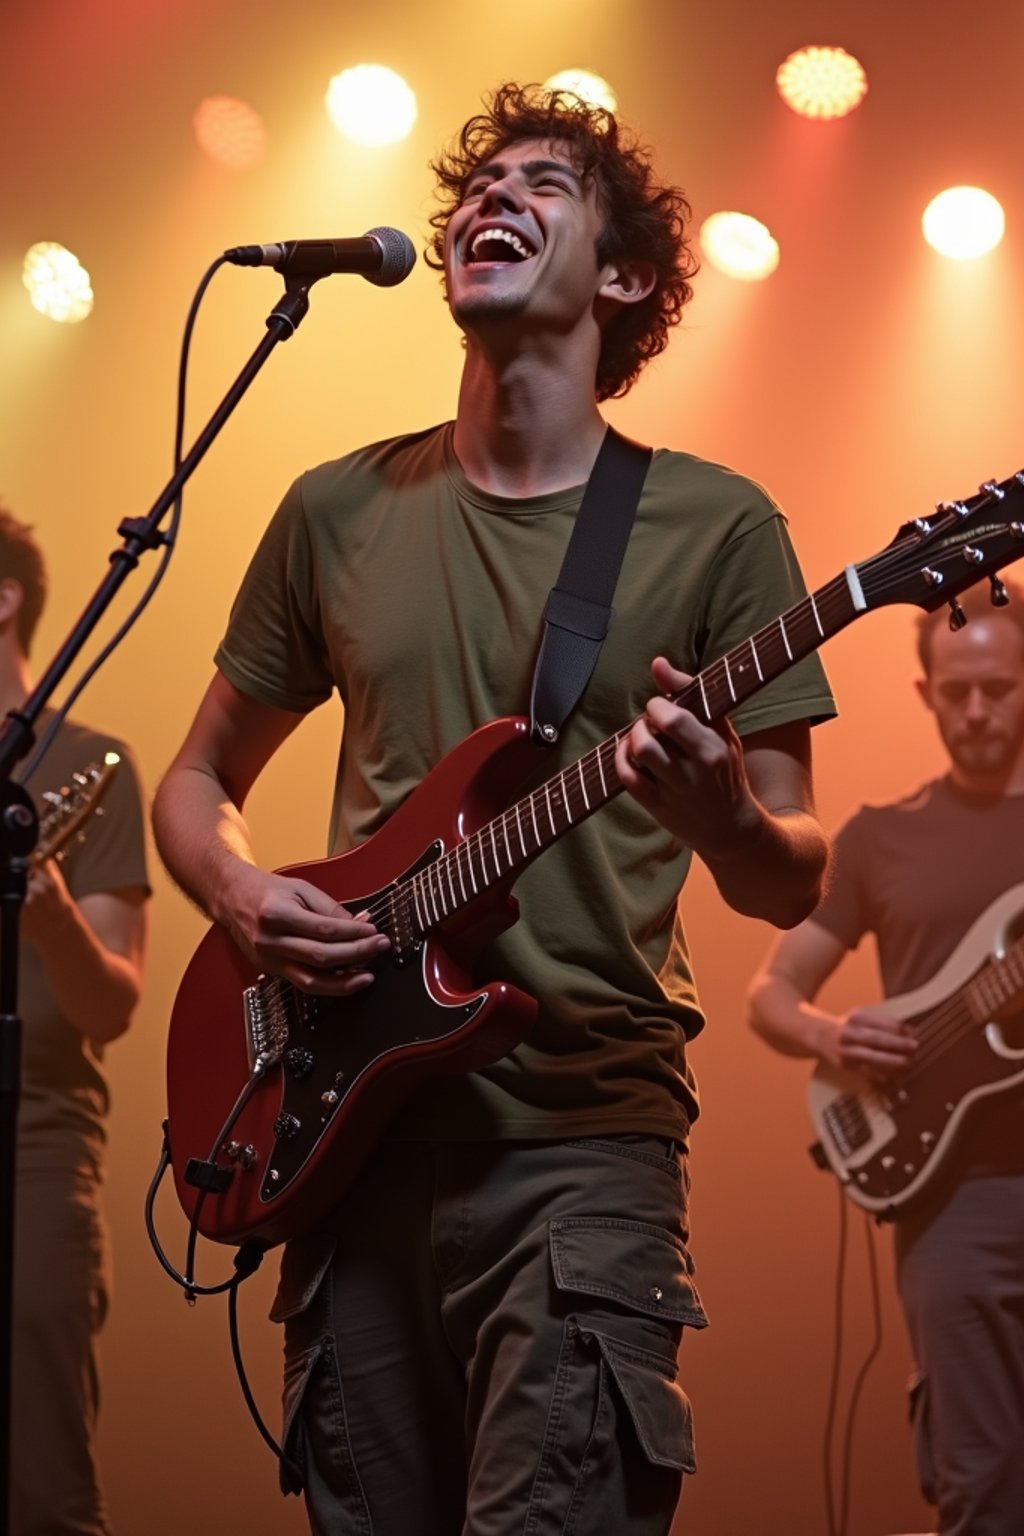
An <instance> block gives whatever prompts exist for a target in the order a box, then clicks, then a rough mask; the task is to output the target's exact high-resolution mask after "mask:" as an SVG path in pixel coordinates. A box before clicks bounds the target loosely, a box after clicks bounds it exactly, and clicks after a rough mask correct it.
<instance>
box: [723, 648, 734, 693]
mask: <svg viewBox="0 0 1024 1536" xmlns="http://www.w3.org/2000/svg"><path fill="white" fill-rule="evenodd" d="M722 664H723V666H724V667H725V680H726V682H727V683H728V685H729V692H730V694H731V695H732V701H733V703H734V704H735V703H736V689H735V688H734V687H733V685H732V673H731V672H730V671H729V658H728V656H723V657H722Z"/></svg>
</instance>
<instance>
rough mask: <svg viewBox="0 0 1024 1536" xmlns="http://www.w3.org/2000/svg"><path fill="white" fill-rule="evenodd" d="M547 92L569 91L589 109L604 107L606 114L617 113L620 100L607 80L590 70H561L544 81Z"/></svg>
mask: <svg viewBox="0 0 1024 1536" xmlns="http://www.w3.org/2000/svg"><path fill="white" fill-rule="evenodd" d="M544 89H545V90H546V91H568V92H569V93H570V94H571V95H573V96H578V97H579V98H580V100H581V101H585V102H586V104H587V106H588V107H603V108H604V110H605V111H606V112H617V111H618V109H619V103H618V99H617V97H616V95H615V92H614V91H613V90H612V88H611V86H610V85H609V84H608V81H607V80H604V79H602V77H601V76H600V75H594V74H591V72H590V70H589V69H561V70H559V72H558V74H557V75H552V76H551V78H550V79H549V80H545V81H544Z"/></svg>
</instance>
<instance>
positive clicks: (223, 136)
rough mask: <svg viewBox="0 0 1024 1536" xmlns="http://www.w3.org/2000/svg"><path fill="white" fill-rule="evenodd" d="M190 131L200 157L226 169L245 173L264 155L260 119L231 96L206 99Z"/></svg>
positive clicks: (199, 108) (263, 132) (194, 117)
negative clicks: (192, 133) (202, 154)
mask: <svg viewBox="0 0 1024 1536" xmlns="http://www.w3.org/2000/svg"><path fill="white" fill-rule="evenodd" d="M192 129H193V132H194V133H195V136H196V142H197V143H198V145H199V147H200V149H201V150H202V151H203V152H204V154H207V155H209V157H210V159H211V160H215V161H216V162H217V164H218V165H224V166H227V168H228V169H229V170H232V171H245V170H249V169H250V167H252V166H254V165H259V163H260V161H261V160H262V159H263V156H264V155H265V154H266V150H267V131H266V129H265V127H264V126H263V119H262V118H261V117H260V115H259V113H258V112H256V111H255V110H254V109H253V108H252V107H250V106H249V104H248V102H245V101H238V100H237V99H236V98H235V97H234V96H207V97H206V99H205V101H201V102H200V103H199V105H198V107H197V108H196V110H195V112H194V113H193V116H192Z"/></svg>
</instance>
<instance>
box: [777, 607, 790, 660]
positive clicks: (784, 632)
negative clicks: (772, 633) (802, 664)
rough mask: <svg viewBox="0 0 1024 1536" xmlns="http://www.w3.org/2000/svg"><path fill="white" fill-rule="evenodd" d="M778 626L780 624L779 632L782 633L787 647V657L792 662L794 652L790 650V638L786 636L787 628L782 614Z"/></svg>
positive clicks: (783, 641)
mask: <svg viewBox="0 0 1024 1536" xmlns="http://www.w3.org/2000/svg"><path fill="white" fill-rule="evenodd" d="M778 624H779V630H780V632H781V634H782V643H783V645H784V646H785V647H786V655H787V656H788V657H789V659H790V661H792V660H793V652H792V651H791V650H790V648H789V636H788V635H787V634H786V626H785V624H784V623H783V619H782V614H781V613H780V614H779V619H778Z"/></svg>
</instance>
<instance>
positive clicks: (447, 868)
mask: <svg viewBox="0 0 1024 1536" xmlns="http://www.w3.org/2000/svg"><path fill="white" fill-rule="evenodd" d="M444 872H445V874H446V875H447V876H448V890H449V892H450V894H451V902H452V911H453V912H454V911H455V910H456V909H457V907H458V905H459V898H458V897H457V896H456V894H455V881H454V880H453V879H452V856H451V854H450V853H449V854H446V855H445V860H444Z"/></svg>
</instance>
